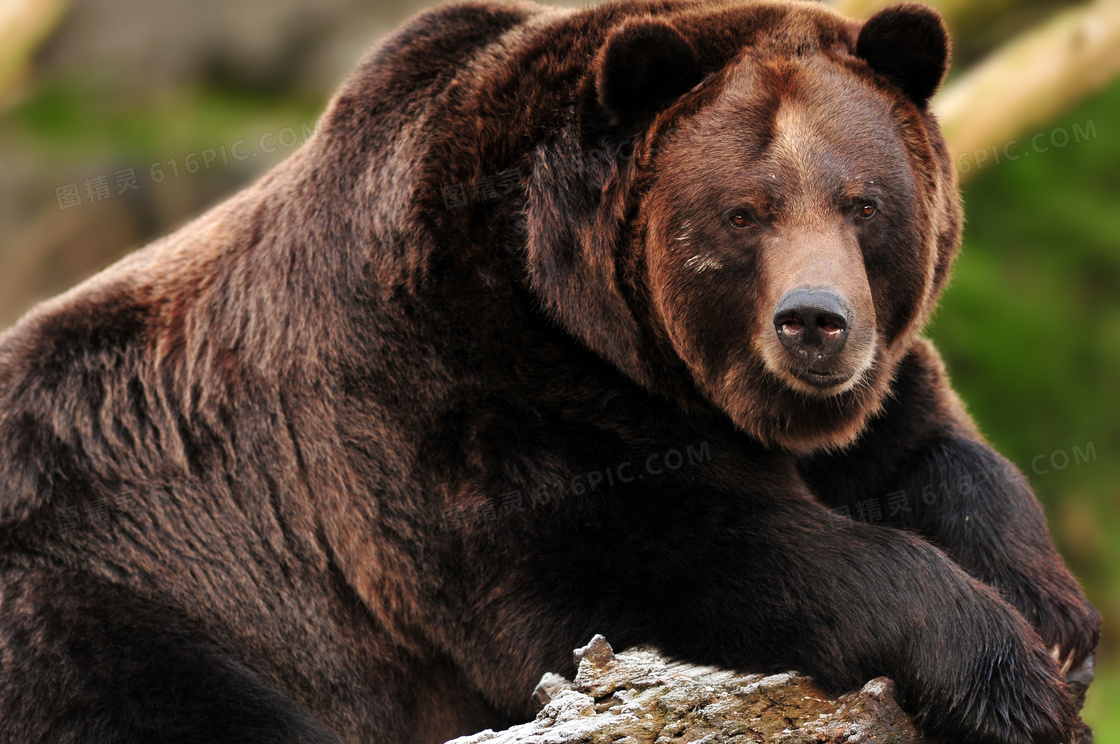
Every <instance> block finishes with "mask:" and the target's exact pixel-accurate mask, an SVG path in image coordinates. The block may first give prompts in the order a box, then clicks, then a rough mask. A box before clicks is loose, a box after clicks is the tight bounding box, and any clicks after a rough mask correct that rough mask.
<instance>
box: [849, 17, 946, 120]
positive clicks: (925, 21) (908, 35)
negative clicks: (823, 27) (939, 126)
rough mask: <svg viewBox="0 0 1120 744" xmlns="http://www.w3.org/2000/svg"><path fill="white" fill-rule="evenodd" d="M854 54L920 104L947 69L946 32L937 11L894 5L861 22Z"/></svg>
mask: <svg viewBox="0 0 1120 744" xmlns="http://www.w3.org/2000/svg"><path fill="white" fill-rule="evenodd" d="M856 56H858V57H862V58H863V59H864V60H865V61H866V62H867V64H868V65H870V66H871V69H873V70H875V72H878V73H879V74H880V75H883V76H884V77H887V78H890V80H892V81H893V82H894V83H895V84H896V85H898V86H899V87H900V88H902V92H903V93H905V94H906V96H907V98H909V99H910V100H911V101H913V102H914V103H916V104H918V106H920V107H924V106H925V105H926V104H927V103H929V99H930V98H931V97H932V96H933V94H934V93H936V92H937V88H938V87H939V86H940V85H941V80H942V79H943V78H944V77H945V72H946V70H948V68H949V32H948V30H947V29H946V28H945V22H944V21H942V20H941V16H939V15H938V14H937V11H935V10H933V9H932V8H930V7H928V6H926V5H919V4H917V3H907V4H905V5H895V6H894V7H891V8H887V9H886V10H881V11H879V12H878V13H876V14H875V15H873V16H871V18H870V19H869V20H868V21H867V23H865V24H864V25H863V29H862V30H861V31H860V32H859V40H858V41H857V42H856Z"/></svg>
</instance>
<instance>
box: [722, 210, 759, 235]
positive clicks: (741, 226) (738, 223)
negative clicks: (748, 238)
mask: <svg viewBox="0 0 1120 744" xmlns="http://www.w3.org/2000/svg"><path fill="white" fill-rule="evenodd" d="M727 221H728V223H730V225H731V226H732V227H734V228H735V229H737V230H745V229H747V228H748V227H754V220H752V219H751V218H750V215H748V214H747V213H746V212H744V211H743V210H741V209H736V210H735V211H733V212H731V214H729V215H727Z"/></svg>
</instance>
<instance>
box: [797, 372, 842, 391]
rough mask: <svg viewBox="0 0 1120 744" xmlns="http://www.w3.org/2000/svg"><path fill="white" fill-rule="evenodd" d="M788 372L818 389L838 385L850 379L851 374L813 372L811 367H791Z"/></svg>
mask: <svg viewBox="0 0 1120 744" xmlns="http://www.w3.org/2000/svg"><path fill="white" fill-rule="evenodd" d="M790 374H792V375H793V376H794V377H796V378H797V379H799V380H801V381H802V382H807V383H809V384H810V385H812V386H813V387H815V388H818V389H820V390H827V389H828V388H832V387H838V386H840V385H843V384H844V383H845V382H847V381H848V380H850V379H852V376H851V375H849V374H844V373H842V372H814V371H813V370H811V369H791V370H790Z"/></svg>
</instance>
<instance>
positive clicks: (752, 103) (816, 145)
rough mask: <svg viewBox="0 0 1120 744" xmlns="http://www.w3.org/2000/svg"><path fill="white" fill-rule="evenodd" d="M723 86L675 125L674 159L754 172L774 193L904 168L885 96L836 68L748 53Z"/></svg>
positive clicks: (825, 63) (839, 183)
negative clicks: (782, 188) (793, 183)
mask: <svg viewBox="0 0 1120 744" xmlns="http://www.w3.org/2000/svg"><path fill="white" fill-rule="evenodd" d="M722 85H723V89H722V90H721V91H720V93H719V95H717V96H715V97H713V98H712V99H711V100H710V101H709V102H708V104H707V105H706V106H704V107H703V108H701V109H700V110H698V111H697V112H695V113H694V114H692V115H691V116H690V117H688V118H687V119H686V120H685V121H682V122H680V123H679V125H678V135H677V136H675V137H674V141H675V142H676V143H677V144H678V145H679V147H678V148H674V149H676V150H677V152H678V154H679V155H680V159H681V160H685V159H689V158H692V159H694V160H700V161H703V162H705V163H706V164H708V166H709V167H710V166H711V165H712V164H713V163H715V164H719V165H721V166H723V167H726V168H727V169H728V171H729V172H735V171H738V172H748V171H750V172H753V173H754V174H755V175H756V176H757V175H760V174H761V175H764V176H765V177H766V180H767V182H769V183H770V184H771V186H772V187H775V188H776V187H778V186H779V185H781V184H787V185H788V184H789V183H790V182H791V181H792V180H798V181H804V180H807V179H808V180H812V181H813V182H814V183H816V184H821V185H823V184H824V183H826V182H828V183H831V182H835V183H834V185H835V186H837V187H842V186H843V185H844V183H845V182H848V181H859V180H860V179H862V178H864V177H867V178H871V177H873V176H875V175H876V174H880V175H882V176H884V177H885V176H886V174H888V173H892V172H897V171H898V170H899V169H901V168H905V166H906V163H907V159H906V149H905V146H904V144H903V139H902V136H901V133H900V131H899V126H900V124H899V121H898V120H897V118H896V117H895V116H894V114H893V109H892V106H891V103H890V99H889V98H887V97H886V96H884V95H883V94H882V93H880V92H879V91H877V90H875V89H874V88H873V87H872V86H871V85H870V84H869V83H868V82H867V81H866V80H865V79H863V78H861V77H859V76H857V75H855V74H854V73H852V72H851V71H849V70H848V69H847V68H846V67H845V66H843V65H840V64H837V63H835V62H833V61H831V60H828V59H826V58H823V57H816V58H798V57H792V58H791V57H786V56H767V57H754V56H749V57H746V58H744V59H742V60H741V61H740V62H738V63H737V65H736V67H735V69H733V70H730V71H729V72H728V75H727V76H726V78H725V80H724V81H723V83H722ZM701 154H702V157H698V155H701ZM671 160H672V159H671Z"/></svg>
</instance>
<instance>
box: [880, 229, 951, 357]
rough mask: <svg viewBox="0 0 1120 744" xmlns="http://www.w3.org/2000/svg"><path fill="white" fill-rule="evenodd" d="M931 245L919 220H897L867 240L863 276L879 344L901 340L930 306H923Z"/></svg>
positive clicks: (930, 275)
mask: <svg viewBox="0 0 1120 744" xmlns="http://www.w3.org/2000/svg"><path fill="white" fill-rule="evenodd" d="M931 252H932V246H931V245H929V241H927V240H926V239H925V238H924V237H923V232H922V226H921V224H920V222H918V221H914V222H910V223H908V222H906V221H902V220H898V221H895V222H892V224H891V225H890V226H889V228H888V229H885V230H883V231H882V232H881V233H880V234H879V236H877V239H875V240H873V241H869V245H868V246H867V248H866V250H865V254H866V256H867V260H866V266H867V278H868V281H869V283H870V285H871V296H872V298H873V300H874V303H875V314H876V316H877V317H878V319H879V320H878V328H877V330H878V333H879V337H880V343H881V344H882V345H883V346H886V347H894V346H897V345H899V344H900V343H904V342H905V341H906V339H907V338H909V336H910V334H911V332H913V331H914V330H916V328H915V322H916V321H920V320H921V319H922V318H923V317H924V314H925V313H926V312H927V311H928V310H929V309H930V308H926V307H925V303H926V295H927V290H928V289H929V287H930V284H931V283H932V281H933V272H932V269H933V263H934V262H933V259H932V257H931Z"/></svg>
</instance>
